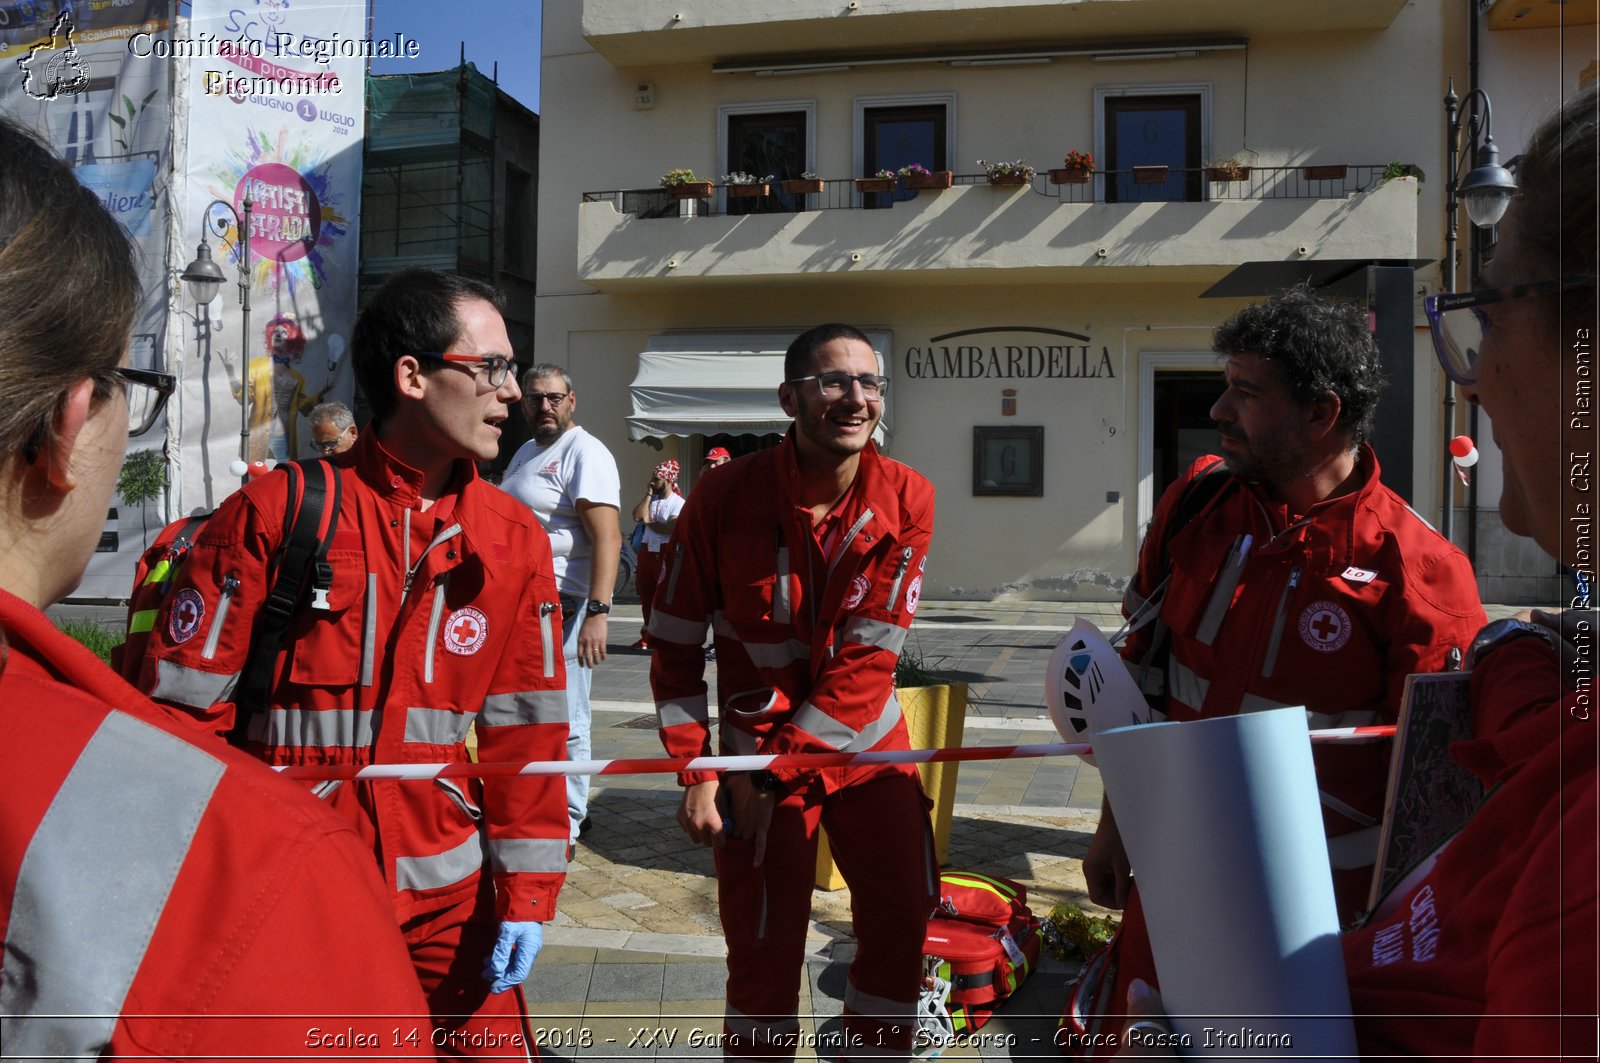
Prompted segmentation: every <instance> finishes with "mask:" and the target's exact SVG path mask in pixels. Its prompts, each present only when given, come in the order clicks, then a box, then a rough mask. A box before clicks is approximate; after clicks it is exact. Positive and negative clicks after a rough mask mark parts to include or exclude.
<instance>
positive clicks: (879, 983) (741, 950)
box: [716, 772, 939, 1061]
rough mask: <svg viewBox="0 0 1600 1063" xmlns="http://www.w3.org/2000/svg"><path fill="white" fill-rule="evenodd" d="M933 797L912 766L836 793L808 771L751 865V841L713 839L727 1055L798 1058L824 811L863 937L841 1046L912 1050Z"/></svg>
mask: <svg viewBox="0 0 1600 1063" xmlns="http://www.w3.org/2000/svg"><path fill="white" fill-rule="evenodd" d="M928 807H929V805H928V801H927V799H926V798H925V797H924V796H923V794H922V787H921V784H920V783H919V782H918V781H917V777H916V775H914V774H900V773H898V772H897V773H895V774H892V775H891V774H885V775H881V776H878V777H877V778H873V779H869V780H867V781H865V782H861V783H856V784H853V785H849V786H845V787H843V788H841V789H837V790H835V791H833V792H832V793H825V792H824V787H823V784H822V783H821V782H820V781H813V782H812V783H811V784H810V786H808V787H806V788H804V789H801V790H797V791H796V792H794V793H792V794H789V795H788V796H787V797H785V798H784V799H783V800H782V801H781V802H779V804H778V806H777V808H776V809H774V811H773V814H772V825H771V828H770V830H769V831H768V834H767V849H766V855H765V857H764V858H763V859H762V863H761V866H760V867H753V866H752V865H751V860H752V857H753V855H754V850H753V849H752V848H751V847H750V846H749V845H748V844H746V843H744V842H741V841H738V840H736V839H734V838H731V837H730V838H728V839H727V840H726V841H725V842H724V844H723V846H722V847H721V848H720V849H718V850H717V851H716V856H717V901H718V905H719V907H720V909H721V913H722V928H723V933H724V935H725V936H726V938H727V941H728V990H727V1015H726V1017H725V1018H724V1020H723V1033H724V1035H725V1036H726V1038H727V1041H726V1043H725V1045H724V1054H725V1055H728V1056H735V1057H739V1058H742V1059H768V1060H788V1059H793V1058H794V1054H795V1048H796V1045H797V1041H798V1036H797V1035H798V1032H799V1019H798V1012H799V1006H800V978H801V977H803V975H804V972H805V958H804V954H805V938H806V925H807V923H808V921H809V917H810V914H811V889H812V885H813V883H814V881H815V879H816V864H817V825H818V824H819V823H820V824H821V825H822V826H824V827H826V828H827V830H828V845H829V847H830V848H831V850H832V852H833V858H834V861H835V862H836V863H837V864H838V865H839V870H840V871H841V872H842V873H843V874H844V878H845V882H846V883H848V884H849V886H850V905H851V912H852V915H853V917H854V922H855V934H856V942H857V945H856V955H855V959H854V960H852V961H851V963H850V973H849V985H848V986H847V988H846V990H845V1001H844V1028H843V1034H842V1043H841V1044H840V1045H839V1051H838V1053H837V1058H838V1059H839V1060H841V1061H845V1060H854V1059H865V1058H869V1057H870V1058H876V1059H881V1058H883V1056H884V1054H885V1052H886V1051H890V1052H898V1053H901V1054H903V1055H909V1053H910V1051H911V1042H912V1038H913V1037H914V1036H915V1033H916V1009H917V997H918V995H919V993H920V990H921V986H922V952H923V943H924V940H925V938H926V935H927V931H928V917H929V915H931V914H932V912H933V906H934V904H935V903H936V902H937V900H938V885H937V883H938V879H939V872H938V866H937V864H936V863H935V860H934V855H933V834H932V830H931V828H930V827H929V825H928ZM819 1054H820V1053H819Z"/></svg>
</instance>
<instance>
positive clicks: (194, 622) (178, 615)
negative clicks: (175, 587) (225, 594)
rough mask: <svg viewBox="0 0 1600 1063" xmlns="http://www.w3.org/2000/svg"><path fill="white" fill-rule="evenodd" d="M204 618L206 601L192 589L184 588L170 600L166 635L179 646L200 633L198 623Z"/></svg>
mask: <svg viewBox="0 0 1600 1063" xmlns="http://www.w3.org/2000/svg"><path fill="white" fill-rule="evenodd" d="M205 616H206V600H205V599H204V598H202V597H200V592H199V591H197V590H195V589H194V588H193V587H185V588H184V589H183V590H181V591H179V592H178V595H177V597H175V598H173V599H172V612H170V613H168V614H167V634H169V635H171V636H172V641H173V642H175V643H177V644H178V645H180V646H181V645H183V644H184V643H185V642H188V641H189V640H190V639H192V638H194V637H195V635H197V634H199V633H200V621H202V620H204V619H205Z"/></svg>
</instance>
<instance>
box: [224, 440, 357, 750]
mask: <svg viewBox="0 0 1600 1063" xmlns="http://www.w3.org/2000/svg"><path fill="white" fill-rule="evenodd" d="M280 467H281V468H282V469H283V470H284V472H285V473H286V474H287V475H288V477H289V489H288V492H287V495H286V500H285V502H284V516H283V527H284V539H283V542H282V543H281V544H280V545H279V547H278V553H277V558H276V565H275V568H276V575H275V576H274V578H273V581H272V590H271V591H270V592H268V594H267V597H266V600H265V601H264V602H263V603H262V606H261V612H260V614H259V615H258V616H257V617H256V621H255V628H254V630H253V631H252V633H251V638H250V653H249V656H248V657H247V658H246V660H245V665H244V668H243V669H242V670H241V672H240V674H239V683H238V686H237V687H236V688H235V692H234V703H235V706H236V711H235V714H234V725H233V729H232V730H231V731H229V733H228V740H229V741H230V742H232V743H234V744H235V745H239V744H242V743H243V741H244V737H245V732H246V729H247V727H248V725H249V721H250V718H251V717H252V716H253V715H254V714H255V713H257V712H260V711H262V710H263V709H264V708H265V707H266V702H267V693H268V691H269V689H270V687H271V685H272V671H273V666H274V665H275V664H276V663H277V660H278V651H279V650H281V649H282V648H283V640H284V636H285V635H287V634H288V631H289V623H290V621H291V620H293V619H294V614H295V610H296V609H297V608H298V607H299V605H300V602H301V600H302V599H303V598H304V597H305V594H306V588H307V585H308V584H309V585H310V586H311V588H312V591H313V593H312V607H313V608H322V609H326V608H328V601H327V595H328V589H329V588H330V587H331V586H332V578H333V571H332V568H331V566H329V565H328V562H327V555H328V545H329V543H331V542H332V541H333V533H334V532H335V531H336V530H337V529H338V525H339V504H340V501H341V499H342V497H343V486H344V485H343V481H342V480H341V479H340V474H339V470H338V469H337V468H336V467H335V466H334V465H333V464H332V463H330V462H327V461H324V460H322V459H320V458H304V459H301V460H299V461H290V462H284V463H283V465H282V466H280ZM330 492H331V493H332V495H333V500H332V504H331V505H329V504H328V495H329V494H330Z"/></svg>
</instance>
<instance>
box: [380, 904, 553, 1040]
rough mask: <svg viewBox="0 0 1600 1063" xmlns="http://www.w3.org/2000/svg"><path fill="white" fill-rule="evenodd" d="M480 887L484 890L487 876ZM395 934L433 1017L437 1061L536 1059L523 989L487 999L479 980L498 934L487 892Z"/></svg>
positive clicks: (424, 916) (419, 918) (483, 983)
mask: <svg viewBox="0 0 1600 1063" xmlns="http://www.w3.org/2000/svg"><path fill="white" fill-rule="evenodd" d="M483 882H484V885H485V887H488V885H489V878H488V876H484V879H483ZM400 932H401V935H402V936H403V937H404V938H405V942H406V947H407V948H408V949H410V950H411V964H412V966H413V967H415V968H416V972H417V980H418V981H419V982H421V983H422V992H423V995H424V996H425V997H427V999H428V1010H429V1011H430V1012H431V1013H432V1014H433V1022H434V1028H433V1031H432V1038H433V1045H434V1048H435V1049H437V1050H438V1053H439V1055H441V1056H450V1057H459V1056H497V1057H500V1058H502V1059H505V1058H518V1057H519V1053H520V1052H521V1051H522V1050H523V1049H526V1050H527V1054H528V1056H529V1057H531V1058H533V1059H537V1058H539V1050H538V1048H537V1047H535V1045H534V1043H533V1035H532V1031H531V1030H530V1029H529V1027H528V1021H527V1012H528V1007H527V1003H526V1002H525V1001H524V999H523V996H522V987H521V986H513V987H512V988H511V989H509V990H507V991H506V992H504V993H490V992H489V983H488V982H487V981H486V980H485V979H484V977H483V963H484V961H485V960H486V959H488V958H489V952H490V950H492V949H493V948H494V943H495V938H496V937H497V936H498V935H499V932H500V924H499V922H498V921H497V920H496V919H495V917H494V893H493V891H492V890H491V889H488V888H485V889H483V890H480V891H479V893H478V895H477V896H476V897H470V898H467V899H466V900H463V901H461V902H460V903H458V904H454V905H452V906H450V907H448V908H441V909H438V910H436V911H432V912H427V913H424V914H422V915H419V916H416V917H415V918H412V919H410V920H407V921H406V922H405V923H404V924H403V925H402V926H401V927H400Z"/></svg>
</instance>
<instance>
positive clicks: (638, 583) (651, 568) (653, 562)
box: [633, 546, 661, 632]
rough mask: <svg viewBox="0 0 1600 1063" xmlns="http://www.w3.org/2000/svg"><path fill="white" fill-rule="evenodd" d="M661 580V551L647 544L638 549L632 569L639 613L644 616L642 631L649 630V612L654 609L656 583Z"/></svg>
mask: <svg viewBox="0 0 1600 1063" xmlns="http://www.w3.org/2000/svg"><path fill="white" fill-rule="evenodd" d="M659 582H661V551H660V550H652V549H650V548H649V547H648V546H646V547H643V548H642V549H640V551H639V565H638V567H637V568H635V569H634V570H633V585H634V589H635V590H637V591H638V592H639V615H640V616H642V617H643V618H644V627H643V629H641V630H642V632H648V631H649V630H650V614H651V613H653V612H654V611H655V604H656V584H657V583H659Z"/></svg>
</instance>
